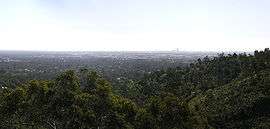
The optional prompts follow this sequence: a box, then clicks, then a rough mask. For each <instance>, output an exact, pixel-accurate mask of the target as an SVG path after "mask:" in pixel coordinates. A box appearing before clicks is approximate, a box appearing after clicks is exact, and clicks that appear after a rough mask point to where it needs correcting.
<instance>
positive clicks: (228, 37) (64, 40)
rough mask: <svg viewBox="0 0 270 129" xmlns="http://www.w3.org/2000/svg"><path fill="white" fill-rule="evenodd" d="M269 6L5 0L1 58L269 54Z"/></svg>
mask: <svg viewBox="0 0 270 129" xmlns="http://www.w3.org/2000/svg"><path fill="white" fill-rule="evenodd" d="M269 6H270V1H267V0H258V1H252V0H238V1H235V0H167V1H163V0H155V1H154V0H148V1H143V0H137V1H132V0H116V1H106V0H76V1H74V0H24V1H21V0H8V1H6V0H0V35H1V38H0V45H1V48H0V50H9V51H10V50H11V51H14V50H15V51H127V52H128V51H173V50H176V49H177V48H178V49H179V51H195V52H196V51H210V52H220V51H249V52H252V51H254V50H262V49H264V48H269V47H270V37H269V35H270V25H269V23H270V15H268V14H269V13H270V9H269Z"/></svg>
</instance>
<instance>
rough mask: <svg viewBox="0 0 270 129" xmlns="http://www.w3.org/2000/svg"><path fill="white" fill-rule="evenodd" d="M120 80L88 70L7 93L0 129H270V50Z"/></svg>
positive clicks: (1, 94) (2, 92)
mask: <svg viewBox="0 0 270 129" xmlns="http://www.w3.org/2000/svg"><path fill="white" fill-rule="evenodd" d="M0 72H1V71H0ZM2 72H3V71H2ZM3 74H5V72H3ZM120 81H122V82H121V83H119V84H121V85H119V87H118V88H112V86H111V84H110V83H109V82H108V81H107V80H106V79H104V78H102V77H101V76H100V75H99V74H98V73H97V72H94V71H89V70H87V69H82V70H81V71H80V72H79V73H76V72H75V71H72V70H69V71H66V72H64V73H62V74H60V75H59V76H58V77H57V78H56V79H55V80H52V81H37V80H33V81H29V82H27V83H24V84H22V85H18V86H17V87H16V88H13V89H11V88H6V87H1V89H0V128H1V129H193V128H195V129H214V128H216V129H230V128H231V129H234V128H242V129H261V128H262V129H264V128H265V129H268V128H270V125H269V123H270V112H269V111H270V89H269V88H270V51H269V49H265V50H264V51H255V53H254V55H246V54H239V55H237V54H233V55H224V54H220V55H219V56H218V57H213V58H209V57H205V58H204V59H199V60H197V62H194V63H192V64H190V66H189V67H181V68H180V67H179V68H171V69H167V70H159V71H156V72H153V73H151V74H147V75H145V77H144V78H142V79H141V80H138V81H135V80H130V79H128V78H125V79H120Z"/></svg>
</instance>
